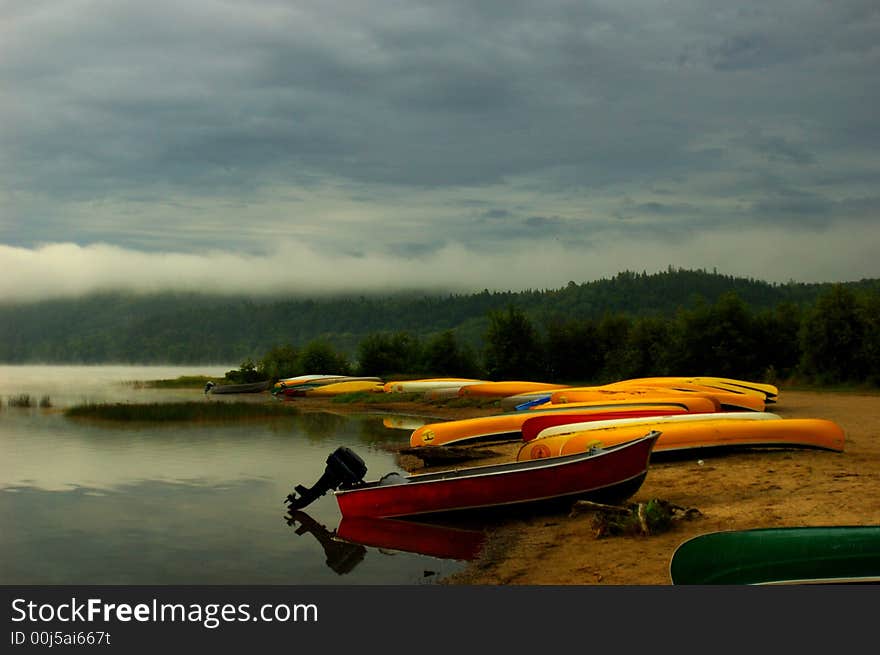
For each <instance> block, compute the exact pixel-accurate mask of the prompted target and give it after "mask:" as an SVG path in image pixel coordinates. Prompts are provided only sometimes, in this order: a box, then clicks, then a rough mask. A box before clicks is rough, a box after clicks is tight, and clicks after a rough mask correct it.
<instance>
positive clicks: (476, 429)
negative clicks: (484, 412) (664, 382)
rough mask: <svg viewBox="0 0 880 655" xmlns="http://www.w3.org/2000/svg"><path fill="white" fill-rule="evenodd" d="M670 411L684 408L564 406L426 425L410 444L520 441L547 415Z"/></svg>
mask: <svg viewBox="0 0 880 655" xmlns="http://www.w3.org/2000/svg"><path fill="white" fill-rule="evenodd" d="M645 409H651V410H666V411H676V410H678V411H681V405H663V404H660V403H656V404H645V403H609V404H604V405H600V404H594V405H589V406H583V405H562V406H559V407H554V408H552V409H548V410H544V411H543V412H542V411H538V410H532V411H522V412H510V413H506V414H495V415H494V416H479V417H476V418H465V419H457V420H453V421H441V422H437V423H429V424H427V425H423V426H421V427H419V428H417V429H416V430H414V431H413V433H412V434H411V435H410V439H409V443H410V446H412V447H414V448H415V447H419V446H449V445H452V444H458V445H460V444H462V443H465V442H475V441H490V440H491V441H504V440H508V441H509V440H518V439H521V438H522V424H523V423H524V422H525V421H526V420H527V419H530V418H534V417H535V416H538V415H540V414H543V413H548V412H552V413H554V414H559V413H569V414H579V415H582V414H605V413H607V412H609V411H615V412H625V411H630V410H631V411H634V412H635V411H639V410H645Z"/></svg>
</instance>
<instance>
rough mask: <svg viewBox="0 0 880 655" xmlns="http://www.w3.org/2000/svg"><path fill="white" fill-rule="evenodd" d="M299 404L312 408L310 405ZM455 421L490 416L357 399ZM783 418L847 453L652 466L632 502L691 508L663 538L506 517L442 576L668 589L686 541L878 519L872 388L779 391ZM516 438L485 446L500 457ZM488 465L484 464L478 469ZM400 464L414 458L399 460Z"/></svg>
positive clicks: (879, 400)
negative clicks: (839, 437) (816, 431)
mask: <svg viewBox="0 0 880 655" xmlns="http://www.w3.org/2000/svg"><path fill="white" fill-rule="evenodd" d="M303 408H304V409H306V408H315V409H318V408H320V405H317V404H313V403H309V404H308V405H303ZM354 409H357V410H358V411H363V410H365V409H368V410H369V411H378V410H385V411H388V410H392V411H395V410H396V411H401V412H405V413H407V414H424V415H428V416H433V417H435V418H438V419H441V420H444V419H453V418H463V417H468V416H477V415H486V414H493V413H498V410H493V409H486V408H481V409H445V408H440V407H435V406H429V405H424V406H423V405H420V404H414V403H404V404H401V405H398V406H394V405H387V406H373V405H371V406H369V407H366V406H361V407H359V408H354V407H352V408H349V410H348V411H351V410H354ZM768 410H769V411H773V412H775V413H777V414H780V415H781V416H783V417H786V418H825V419H830V420H832V421H835V422H837V423H838V424H839V425H840V426H841V427H842V428H843V429H844V431H845V433H846V445H845V448H844V452H842V453H836V452H830V451H820V450H801V449H772V450H771V449H760V450H753V451H748V452H739V453H731V454H712V453H706V452H701V453H700V454H699V455H694V456H693V457H692V458H684V459H678V460H676V461H655V462H652V464H651V467H650V469H649V472H648V475H647V478H646V479H645V482H644V484H643V485H642V487H641V489H639V491H638V492H637V493H636V494H635V495H634V496H633V497H632V498H631V499H630V502H637V501H647V500H650V499H652V498H657V499H661V500H666V501H669V502H670V503H673V504H675V505H678V506H681V507H685V508H694V509H697V510H699V512H700V514H701V516H700V517H698V518H696V519H694V520H690V521H685V520H682V521H679V522H677V523H676V524H675V525H674V526H673V528H672V529H671V530H670V531H668V532H665V533H662V534H657V535H650V536H609V537H601V538H598V537H597V536H596V535H595V531H594V529H593V527H592V517H591V516H590V515H589V514H579V515H571V514H569V513H568V512H565V511H563V512H561V513H556V514H541V515H536V516H524V517H523V518H517V519H505V520H503V521H499V522H498V523H495V524H493V525H491V526H490V527H489V539H488V543H487V546H486V547H485V548H484V550H483V553H482V555H481V557H480V558H479V559H478V560H476V561H474V562H472V563H470V564H469V565H468V566H467V567H466V568H465V569H464V570H463V571H462V572H460V573H457V574H454V575H452V576H450V577H448V578H446V579H445V580H443V582H444V583H445V584H458V585H465V584H467V585H499V584H502V585H515V584H519V585H560V584H561V585H668V584H670V580H669V560H670V557H671V556H672V553H673V552H674V550H675V548H676V547H677V546H678V545H679V544H680V543H681V542H683V541H685V540H686V539H688V538H690V537H693V536H696V535H698V534H702V533H705V532H712V531H716V530H731V529H749V528H763V527H783V526H800V525H876V524H880V395H877V394H868V393H844V392H812V391H786V390H785V389H781V390H780V395H779V402H778V404H776V405H773V406H770V407H768ZM516 449H518V444H510V445H508V446H502V447H500V448H496V447H494V446H493V450H497V452H499V456H498V457H497V458H496V459H497V460H499V461H501V460H504V459H510V458H512V457H513V456H514V455H515V452H516ZM489 461H493V460H481V461H480V462H479V464H484V463H487V462H489ZM401 464H402V465H403V466H404V467H405V468H407V469H409V470H413V471H416V470H422V469H420V468H419V467H420V466H421V462H420V460H417V459H415V458H412V457H402V458H401Z"/></svg>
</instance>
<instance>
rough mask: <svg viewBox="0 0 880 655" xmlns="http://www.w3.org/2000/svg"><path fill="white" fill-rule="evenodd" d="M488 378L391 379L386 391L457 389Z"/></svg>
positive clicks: (422, 391)
mask: <svg viewBox="0 0 880 655" xmlns="http://www.w3.org/2000/svg"><path fill="white" fill-rule="evenodd" d="M485 382H486V380H474V379H472V378H424V379H420V380H391V381H389V382H386V383H385V386H384V391H385V392H386V393H427V392H428V391H434V390H436V389H455V390H456V391H458V390H459V389H461V388H462V387H465V386H469V385H472V384H484V383H485Z"/></svg>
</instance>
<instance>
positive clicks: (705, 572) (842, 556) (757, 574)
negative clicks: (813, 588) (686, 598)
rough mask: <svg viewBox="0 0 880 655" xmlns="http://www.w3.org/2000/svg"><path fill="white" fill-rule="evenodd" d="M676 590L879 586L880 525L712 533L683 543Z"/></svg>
mask: <svg viewBox="0 0 880 655" xmlns="http://www.w3.org/2000/svg"><path fill="white" fill-rule="evenodd" d="M669 575H670V578H671V579H672V584H677V585H684V584H702V585H708V584H806V583H822V584H842V583H867V582H875V583H876V582H880V525H868V526H827V527H797V528H760V529H755V530H738V531H727V532H712V533H709V534H703V535H700V536H698V537H694V538H692V539H689V540H687V541H685V542H684V543H682V544H681V545H680V546H679V547H678V548H676V550H675V552H674V553H673V554H672V559H671V561H670V565H669Z"/></svg>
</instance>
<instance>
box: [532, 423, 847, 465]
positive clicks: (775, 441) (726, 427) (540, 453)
mask: <svg viewBox="0 0 880 655" xmlns="http://www.w3.org/2000/svg"><path fill="white" fill-rule="evenodd" d="M646 429H657V430H660V431H661V432H662V434H661V435H660V438H659V439H658V440H657V445H656V446H655V447H654V452H655V453H661V452H674V451H686V450H698V449H703V448H722V447H723V448H743V447H783V448H784V447H789V448H792V447H793V448H819V449H823V450H833V451H837V452H841V451H842V450H843V446H844V432H843V429H841V427H840V426H839V425H837V424H836V423H834V422H833V421H829V420H826V419H818V418H817V419H806V418H805V419H794V418H780V419H774V420H766V421H742V420H735V419H722V420H714V421H711V420H710V421H693V422H680V423H673V422H669V423H665V424H664V423H658V424H641V425H630V426H620V427H611V428H600V429H597V430H584V431H582V432H575V433H573V434H560V435H556V436H552V437H545V438H538V439H533V440H532V441H530V442H528V443H526V444H524V445H523V447H522V448H520V451H519V453H518V455H517V459H518V460H519V461H523V460H530V459H537V458H541V457H558V456H560V455H567V454H571V453H576V452H582V451H583V450H585V449H587V448H589V447H590V446H591V445H594V444H597V443H598V444H601V445H602V446H606V447H607V446H610V445H613V444H615V443H620V442H622V441H628V440H629V439H631V438H632V437H633V435H634V434H638V433H639V432H643V431H644V430H646Z"/></svg>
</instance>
